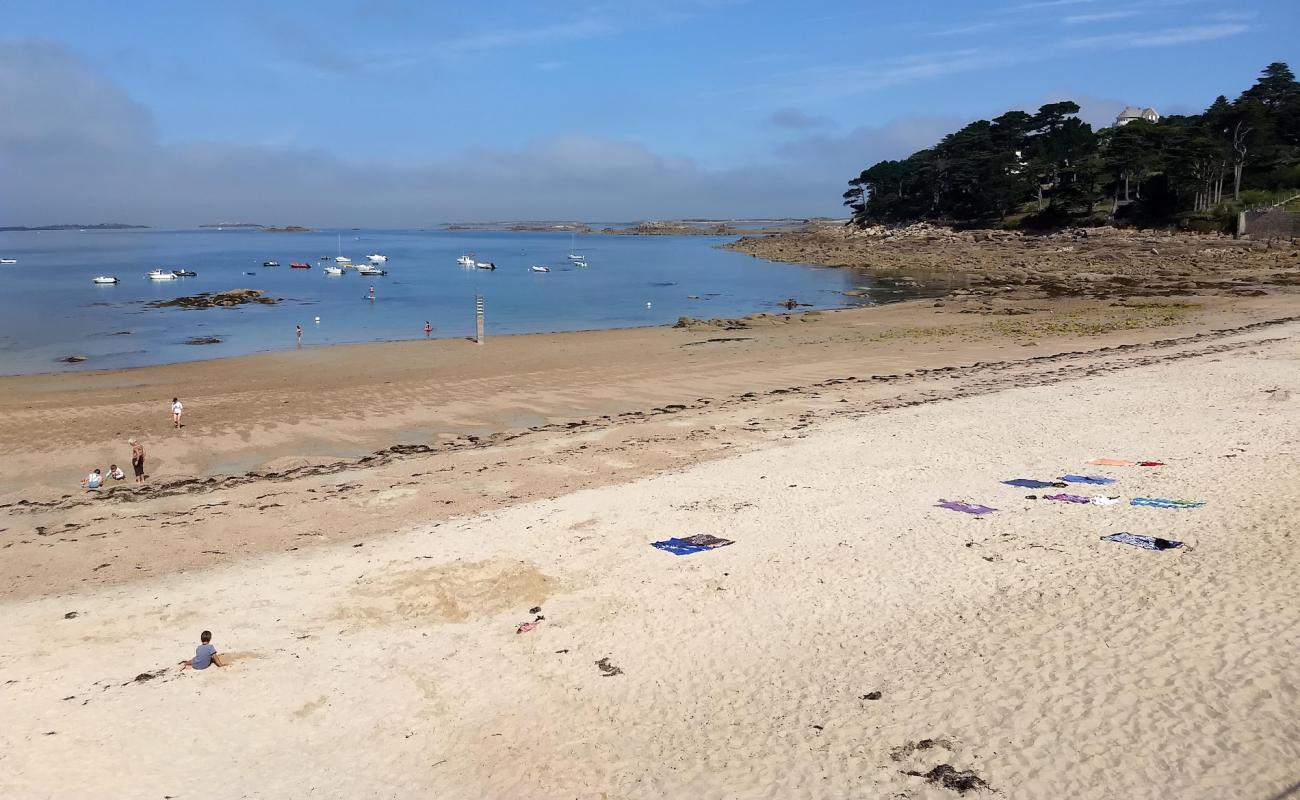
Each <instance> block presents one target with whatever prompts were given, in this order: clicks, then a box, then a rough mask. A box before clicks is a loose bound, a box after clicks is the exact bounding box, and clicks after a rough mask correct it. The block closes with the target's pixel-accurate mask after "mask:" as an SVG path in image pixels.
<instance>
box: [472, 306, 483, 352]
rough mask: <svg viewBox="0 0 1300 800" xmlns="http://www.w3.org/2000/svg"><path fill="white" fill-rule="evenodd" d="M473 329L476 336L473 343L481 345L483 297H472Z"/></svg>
mask: <svg viewBox="0 0 1300 800" xmlns="http://www.w3.org/2000/svg"><path fill="white" fill-rule="evenodd" d="M474 329H475V331H476V332H477V336H476V337H475V339H474V341H476V342H478V343H479V344H483V295H481V294H476V295H474Z"/></svg>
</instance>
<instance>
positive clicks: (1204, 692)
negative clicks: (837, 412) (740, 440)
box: [0, 325, 1300, 800]
mask: <svg viewBox="0 0 1300 800" xmlns="http://www.w3.org/2000/svg"><path fill="white" fill-rule="evenodd" d="M1298 335H1300V326H1297V325H1290V326H1286V327H1285V328H1282V329H1279V330H1278V331H1276V332H1272V333H1270V336H1273V337H1278V336H1289V337H1290V338H1288V339H1287V340H1286V341H1284V342H1280V343H1273V344H1265V345H1261V346H1259V347H1257V348H1255V349H1253V350H1250V351H1237V352H1231V353H1226V354H1222V355H1219V356H1210V357H1200V358H1196V359H1189V360H1186V361H1182V362H1175V363H1173V364H1166V365H1158V366H1151V367H1143V368H1140V369H1134V370H1129V371H1126V372H1121V373H1116V374H1110V375H1099V376H1096V377H1091V378H1087V379H1085V380H1080V381H1076V382H1071V383H1064V384H1058V385H1054V386H1043V387H1035V388H1023V389H1013V390H1008V391H1003V392H1000V393H997V394H990V395H986V396H982V397H975V398H968V399H963V400H956V401H950V402H944V403H938V404H932V405H923V406H917V407H913V408H904V409H899V410H894V411H890V412H887V413H879V414H872V415H865V416H863V417H861V418H860V419H855V420H848V421H845V420H839V421H835V422H831V423H828V424H826V425H824V426H821V427H818V428H813V429H810V430H808V431H805V433H806V436H804V437H803V438H799V439H791V440H789V441H788V442H785V443H781V444H778V445H774V446H766V447H764V449H761V450H759V451H757V452H752V453H748V454H745V455H741V456H737V457H732V458H728V459H726V460H722V461H716V462H712V463H704V464H700V465H698V466H694V467H691V468H689V469H686V470H683V471H680V472H675V473H672V474H666V475H661V476H658V477H653V478H648V479H643V480H639V481H636V482H634V483H630V484H626V485H620V486H611V487H606V488H600V489H595V490H590V491H584V492H579V493H575V494H569V495H565V496H561V497H557V498H555V499H553V500H548V501H540V502H532V503H528V504H526V505H521V506H516V507H513V508H508V509H504V510H500V511H497V512H494V513H489V514H484V515H480V516H474V517H470V518H462V519H458V520H455V521H453V522H451V523H447V524H442V525H439V526H435V527H424V528H419V529H415V530H407V531H400V532H395V533H394V534H392V535H391V536H388V537H384V538H380V539H373V538H372V539H368V540H366V541H365V542H364V545H363V546H361V547H352V546H349V545H346V544H345V545H340V546H331V547H323V548H318V549H314V550H304V551H302V552H297V553H289V554H285V555H279V556H270V557H263V558H260V559H257V560H255V561H250V562H243V563H235V564H232V565H229V566H226V567H222V568H218V569H213V570H210V571H206V572H202V573H197V574H192V575H173V576H170V577H164V578H158V579H150V580H147V581H141V582H136V583H129V584H125V585H121V586H117V587H110V588H104V589H99V590H96V591H94V592H91V593H87V594H82V595H73V596H68V595H64V596H57V597H41V598H36V599H31V600H24V601H14V602H10V603H8V604H6V605H4V606H3V607H2V608H0V615H2V618H3V620H4V623H3V625H0V720H3V723H2V724H0V796H3V797H5V798H14V799H17V798H37V797H42V798H44V797H49V798H65V797H83V796H95V797H103V798H137V797H139V798H162V797H164V796H171V797H175V798H192V797H199V796H213V795H218V796H222V797H266V798H285V797H293V798H296V797H329V798H334V797H337V798H356V797H401V798H406V797H447V798H453V797H455V798H459V797H467V798H469V797H501V798H573V797H581V798H601V797H607V798H642V797H645V798H650V797H665V796H666V797H690V798H750V797H780V798H788V797H818V798H821V797H825V798H842V797H862V798H913V799H916V800H920V799H921V798H952V797H955V796H956V794H955V793H954V792H953V791H951V790H949V789H944V788H940V787H938V786H932V785H929V784H927V783H926V782H925V781H924V780H923V779H922V778H918V777H911V776H907V775H904V774H903V772H904V771H907V770H912V771H918V772H927V771H928V770H929V769H930V768H931V767H933V766H935V765H938V764H943V763H947V764H951V765H953V766H954V767H956V768H958V769H972V770H974V771H975V772H976V773H977V774H978V775H979V776H981V777H982V778H983V779H984V780H986V781H988V783H989V785H990V786H991V787H992V788H993V789H994V790H995V791H996V792H997V796H1004V797H1011V798H1066V797H1069V798H1171V797H1177V798H1206V800H1209V799H1211V798H1215V799H1217V798H1261V800H1263V799H1264V798H1268V797H1270V796H1271V795H1273V794H1275V793H1277V792H1280V791H1282V790H1283V789H1284V788H1286V787H1287V786H1289V785H1291V784H1292V783H1294V782H1295V781H1297V780H1300V767H1298V766H1297V765H1300V721H1298V720H1300V713H1298V710H1300V687H1298V685H1297V675H1300V671H1298V670H1297V669H1296V660H1297V655H1298V654H1300V575H1298V574H1297V566H1300V556H1298V555H1297V553H1296V544H1297V541H1296V535H1297V529H1298V528H1300V525H1297V522H1298V521H1300V514H1298V513H1297V511H1296V508H1297V505H1296V504H1297V503H1298V502H1300V485H1298V484H1297V478H1300V458H1298V457H1297V456H1298V453H1297V431H1300V341H1298V339H1297V336H1298ZM1279 387H1280V388H1282V389H1284V390H1289V391H1290V393H1291V396H1290V397H1289V398H1286V397H1285V396H1284V395H1285V393H1284V392H1267V391H1265V390H1267V389H1273V388H1279ZM645 446H646V447H648V448H652V447H654V444H653V443H649V444H646V445H645ZM1098 456H1111V457H1122V458H1158V459H1160V460H1163V461H1165V462H1167V463H1168V466H1166V467H1164V468H1159V469H1139V468H1103V467H1088V466H1087V465H1086V464H1085V462H1086V461H1087V460H1088V459H1090V458H1094V457H1098ZM1080 471H1088V472H1093V473H1101V474H1109V475H1112V476H1114V477H1117V478H1120V479H1121V482H1120V483H1119V484H1116V485H1115V486H1114V487H1110V488H1113V491H1112V492H1111V493H1118V494H1122V495H1123V496H1124V497H1125V499H1126V500H1127V498H1129V497H1133V496H1140V495H1148V496H1161V497H1174V498H1189V499H1198V500H1204V501H1207V503H1208V505H1207V506H1206V507H1204V508H1202V509H1197V510H1190V511H1172V510H1159V509H1151V508H1134V507H1130V506H1128V505H1126V504H1125V505H1119V506H1114V507H1109V508H1098V507H1085V506H1071V505H1065V504H1059V503H1051V502H1047V501H1041V500H1039V501H1032V500H1026V499H1024V495H1026V494H1031V493H1035V492H1031V491H1025V490H1020V489H1014V488H1011V487H1006V486H1002V485H1000V484H999V483H998V481H999V480H1002V479H1007V478H1014V477H1037V478H1052V477H1055V476H1057V475H1060V474H1064V473H1066V472H1080ZM1104 491H1105V489H1103V488H1102V487H1079V493H1083V494H1097V493H1102V492H1104ZM939 498H949V499H968V500H971V501H975V502H982V503H986V504H989V505H992V506H996V507H997V508H999V509H1000V510H999V511H998V512H997V513H996V514H993V515H991V516H990V517H988V518H983V519H977V518H974V517H969V516H966V515H963V514H958V513H954V512H951V511H947V510H943V509H938V508H934V503H935V502H936V501H937V500H938V499H939ZM1122 530H1127V531H1132V532H1134V533H1142V534H1149V535H1156V536H1163V537H1166V538H1174V539H1180V540H1183V541H1185V542H1187V543H1188V545H1189V546H1188V547H1186V548H1184V549H1181V550H1174V551H1169V552H1147V551H1143V550H1139V549H1136V548H1131V547H1125V546H1122V545H1118V544H1113V543H1109V542H1103V541H1099V537H1100V536H1102V535H1105V534H1108V533H1111V532H1115V531H1122ZM251 533H255V532H251ZM692 533H712V534H716V535H720V536H725V537H728V538H732V539H735V540H736V544H735V545H733V546H731V547H726V548H722V549H720V550H717V551H713V552H708V553H703V554H699V555H693V556H688V557H681V558H678V557H674V556H671V555H669V554H666V553H663V552H659V551H657V550H654V549H652V548H650V547H649V546H647V543H648V542H649V541H651V540H653V539H658V538H663V537H667V536H672V535H688V534H692ZM156 535H157V536H160V537H165V536H169V535H175V534H173V533H172V532H171V531H169V530H168V529H165V528H164V529H160V530H159V531H158V532H157V534H156ZM532 605H541V606H542V607H543V609H544V610H543V614H544V615H545V616H546V620H545V621H544V622H543V623H542V624H541V626H540V627H539V628H538V629H537V630H535V631H532V632H530V633H526V634H516V633H515V632H514V631H515V626H516V625H517V624H518V623H520V622H523V621H525V620H528V619H531V617H530V615H529V614H528V613H527V610H528V608H529V607H530V606H532ZM70 611H76V612H78V616H77V617H76V618H74V619H68V620H65V619H64V614H65V613H66V612H70ZM205 627H206V628H211V629H212V630H213V631H214V632H215V633H216V639H215V641H216V644H217V645H218V646H219V647H220V648H221V649H222V650H225V651H229V652H231V653H232V654H233V655H234V658H235V663H234V664H233V665H232V666H231V667H229V668H227V669H209V670H207V671H205V672H201V673H194V672H185V673H178V672H176V671H175V670H174V669H172V670H169V671H168V672H167V673H166V674H165V675H164V676H163V677H161V678H158V679H155V680H152V681H148V682H143V683H134V682H132V678H133V677H134V676H135V675H137V674H138V673H142V672H145V671H147V670H154V669H159V668H162V667H167V666H169V665H173V664H175V662H176V661H178V660H180V659H182V658H186V657H188V656H189V655H190V654H191V653H192V652H193V646H194V644H195V643H196V642H195V640H196V639H197V634H198V631H199V630H201V629H203V628H205ZM560 651H563V652H560ZM602 658H608V659H609V663H611V664H614V665H617V666H618V667H619V668H621V669H622V670H623V673H622V674H620V675H616V676H612V677H604V676H602V674H601V671H600V670H599V669H598V668H597V666H596V664H595V662H596V661H597V660H599V659H602ZM872 691H879V692H881V694H882V696H881V698H880V699H879V700H874V701H872V700H864V699H861V698H862V696H863V695H865V694H867V693H868V692H872ZM923 739H931V740H935V741H936V742H939V741H940V740H942V741H941V742H940V743H938V744H936V745H934V746H932V747H929V748H927V749H921V750H916V751H914V752H912V753H910V754H907V755H904V754H901V753H899V754H898V758H897V760H896V759H895V757H893V756H891V753H894V752H896V748H905V747H906V746H907V745H909V743H914V742H917V741H919V740H923ZM969 796H972V795H968V797H969ZM974 796H990V795H987V794H984V795H974Z"/></svg>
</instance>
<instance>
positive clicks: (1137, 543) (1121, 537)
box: [1101, 533, 1183, 550]
mask: <svg viewBox="0 0 1300 800" xmlns="http://www.w3.org/2000/svg"><path fill="white" fill-rule="evenodd" d="M1101 538H1102V541H1106V542H1119V543H1120V544H1131V545H1133V546H1134V547H1141V548H1142V549H1143V550H1172V549H1174V548H1175V547H1182V546H1183V543H1182V542H1175V541H1172V540H1170V539H1161V538H1160V537H1158V536H1138V535H1137V534H1135V533H1112V534H1111V535H1110V536H1103V537H1101Z"/></svg>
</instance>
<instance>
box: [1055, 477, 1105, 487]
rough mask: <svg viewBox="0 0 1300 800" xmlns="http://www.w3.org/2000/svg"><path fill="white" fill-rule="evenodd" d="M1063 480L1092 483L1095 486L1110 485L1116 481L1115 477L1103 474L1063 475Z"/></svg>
mask: <svg viewBox="0 0 1300 800" xmlns="http://www.w3.org/2000/svg"><path fill="white" fill-rule="evenodd" d="M1061 480H1063V481H1068V482H1070V483H1091V484H1093V485H1095V486H1108V485H1110V484H1112V483H1114V482H1115V479H1114V478H1106V477H1102V476H1101V475H1062V476H1061Z"/></svg>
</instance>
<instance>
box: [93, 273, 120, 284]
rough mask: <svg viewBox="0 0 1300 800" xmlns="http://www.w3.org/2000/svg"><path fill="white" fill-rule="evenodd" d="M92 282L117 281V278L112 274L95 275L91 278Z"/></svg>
mask: <svg viewBox="0 0 1300 800" xmlns="http://www.w3.org/2000/svg"><path fill="white" fill-rule="evenodd" d="M92 282H93V283H117V278H115V277H113V276H112V275H97V276H95V277H94V278H93V279H92Z"/></svg>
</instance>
